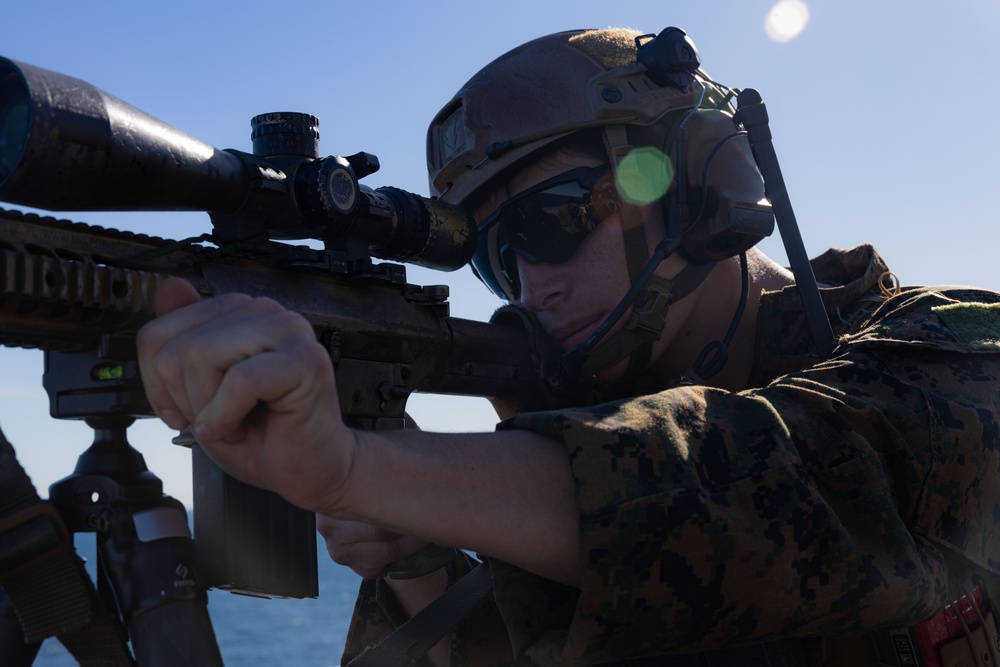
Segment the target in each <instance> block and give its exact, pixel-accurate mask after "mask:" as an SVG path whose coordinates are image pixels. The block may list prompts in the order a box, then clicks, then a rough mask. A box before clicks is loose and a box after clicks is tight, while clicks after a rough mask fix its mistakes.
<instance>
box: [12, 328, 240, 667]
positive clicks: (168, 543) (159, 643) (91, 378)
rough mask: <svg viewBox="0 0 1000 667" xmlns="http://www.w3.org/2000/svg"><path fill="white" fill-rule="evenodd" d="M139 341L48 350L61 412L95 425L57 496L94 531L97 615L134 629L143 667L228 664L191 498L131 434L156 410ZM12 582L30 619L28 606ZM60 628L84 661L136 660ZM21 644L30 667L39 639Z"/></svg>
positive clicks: (65, 511)
mask: <svg viewBox="0 0 1000 667" xmlns="http://www.w3.org/2000/svg"><path fill="white" fill-rule="evenodd" d="M132 341H134V339H133V338H130V337H128V336H125V337H121V336H115V337H110V336H106V337H105V338H104V339H102V341H101V345H100V348H99V350H98V351H97V353H96V354H95V353H93V352H81V353H77V352H73V353H65V352H46V353H45V354H46V359H45V361H46V363H45V367H46V371H45V376H44V381H43V384H44V385H45V388H46V390H47V391H48V393H49V399H50V412H51V414H52V416H53V417H56V418H60V419H82V420H84V421H85V422H86V423H87V425H88V426H90V427H91V428H92V429H93V430H94V441H93V443H92V444H91V446H90V447H89V448H88V449H87V450H86V451H85V452H83V454H81V455H80V457H79V458H78V460H77V464H76V468H75V470H74V472H73V474H71V475H69V476H68V477H65V478H63V479H62V480H60V481H58V482H56V483H55V484H53V485H52V486H51V487H50V489H49V500H50V503H51V506H52V507H54V508H55V510H56V513H57V514H58V517H60V518H61V519H62V524H64V525H65V527H66V529H68V531H69V533H70V534H71V535H72V534H73V533H95V535H96V541H97V576H96V579H97V588H96V596H93V597H96V598H98V599H97V600H96V601H95V602H96V603H97V606H98V607H103V609H100V610H99V611H98V612H97V613H96V614H95V616H97V617H100V616H101V614H105V615H110V617H111V618H112V619H113V623H114V625H115V629H114V632H115V633H117V634H118V635H119V637H120V638H121V639H122V640H124V638H125V637H126V636H127V638H128V640H129V642H130V643H131V648H132V653H133V654H134V660H135V663H137V664H138V665H139V667H166V666H168V665H169V666H177V667H195V666H198V667H201V666H207V667H216V666H218V667H221V665H222V657H221V655H220V653H219V648H218V643H217V642H216V639H215V632H214V630H213V629H212V624H211V620H210V618H209V615H208V608H207V603H208V597H207V594H206V591H205V587H204V585H203V584H202V582H201V580H200V578H199V577H198V574H197V566H196V554H195V544H194V540H193V539H192V538H191V533H190V530H189V528H188V522H187V512H186V510H185V508H184V506H183V504H182V503H180V502H179V501H177V500H176V499H174V498H171V497H169V496H165V495H163V484H162V482H161V481H160V479H159V478H158V477H156V476H155V475H154V474H153V473H152V472H150V471H149V469H148V468H147V467H146V464H145V460H144V459H143V457H142V454H140V453H139V452H138V451H136V450H135V449H134V448H133V447H132V446H131V445H130V444H129V442H128V439H127V437H126V431H127V429H128V427H129V426H130V425H131V424H132V423H133V422H134V421H135V419H136V416H148V415H149V414H151V411H150V410H149V406H148V403H147V402H146V400H145V395H144V394H143V392H142V385H141V381H140V379H139V375H138V369H137V365H136V363H135V355H134V345H130V343H131V342H132ZM11 454H13V452H12V451H11ZM22 474H23V471H22ZM71 544H72V541H70V545H71ZM77 560H78V559H77ZM85 578H86V577H85ZM87 582H88V583H89V578H87ZM5 587H7V584H6V582H5ZM90 587H91V589H93V585H92V584H90ZM7 588H8V590H7V593H8V595H9V597H10V598H11V599H12V601H13V606H14V607H15V608H17V609H18V616H19V617H21V623H22V624H24V618H23V617H22V614H21V608H22V605H21V603H20V602H19V601H18V599H17V598H16V597H15V595H14V593H13V591H12V590H10V589H9V587H7ZM24 590H27V591H29V592H30V591H31V590H33V589H32V588H31V587H30V586H29V587H28V588H27V589H24ZM22 597H29V596H28V595H24V594H22ZM49 608H50V609H54V608H55V605H51V604H50V605H49ZM2 611H3V610H2V608H0V641H4V638H5V637H8V636H9V635H11V633H10V632H9V631H7V630H8V629H7V627H5V626H4V624H5V623H7V624H8V625H9V621H8V620H7V619H9V618H11V615H10V614H3V613H2ZM106 612H110V614H107V613H106ZM88 627H90V626H85V628H84V629H86V628H88ZM73 629H74V631H75V630H78V629H79V628H73ZM53 634H57V635H58V636H59V638H60V640H61V641H63V643H64V644H66V645H67V648H69V649H70V652H71V653H73V655H74V657H76V658H77V660H78V661H79V662H80V664H81V665H119V664H128V663H129V662H131V659H130V658H129V657H128V655H127V651H126V658H125V659H126V661H127V662H125V663H122V662H121V658H120V656H115V657H113V658H102V657H101V656H99V655H97V653H96V652H95V649H93V648H92V647H88V646H84V647H83V650H82V653H81V652H79V651H77V650H74V649H73V648H72V647H71V646H70V644H68V643H67V642H66V641H65V639H64V637H63V634H62V633H58V632H56V633H53ZM84 643H86V641H84ZM22 645H23V642H22ZM18 648H19V647H15V650H17V649H18ZM4 649H5V647H4V646H3V645H0V653H2V654H3V655H8V653H7V652H6V650H4ZM15 650H12V651H11V653H10V654H11V655H22V656H23V657H22V658H21V660H22V663H20V664H18V665H16V667H21V665H24V666H25V667H27V665H30V664H31V663H32V662H33V660H34V655H35V653H36V652H37V648H34V650H32V647H30V646H29V647H28V650H27V651H21V652H20V653H17V652H15ZM101 650H104V649H103V648H102V649H101ZM5 664H6V663H5Z"/></svg>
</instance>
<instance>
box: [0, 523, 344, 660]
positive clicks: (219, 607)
mask: <svg viewBox="0 0 1000 667" xmlns="http://www.w3.org/2000/svg"><path fill="white" fill-rule="evenodd" d="M75 541H76V546H77V552H78V553H79V554H80V555H81V556H83V557H84V558H86V559H87V563H88V568H91V566H92V564H93V563H94V550H95V547H94V536H93V535H92V534H78V535H76V536H75ZM318 552H319V553H318V558H317V561H318V563H319V597H318V598H316V599H315V600H267V599H259V598H252V597H247V596H244V595H234V594H232V593H227V592H224V591H215V590H212V591H209V593H208V612H209V615H210V616H211V617H212V625H213V627H214V629H215V636H216V639H217V640H218V642H219V650H220V651H221V653H222V658H223V661H224V662H225V665H226V667H237V666H238V667H248V666H254V665H260V666H264V665H267V666H268V667H275V666H278V667H300V666H301V667H337V666H338V665H340V655H341V652H342V651H343V648H344V637H345V636H346V635H347V627H348V624H349V623H350V620H351V611H352V609H353V607H354V601H355V598H356V596H357V592H358V585H359V584H360V582H361V579H360V577H358V576H357V575H356V574H354V572H352V571H351V570H349V569H348V568H346V567H341V566H339V565H337V564H336V563H334V562H333V561H332V560H330V557H329V556H328V555H327V553H326V547H325V546H324V544H323V540H322V538H319V539H318ZM91 576H93V570H92V569H91ZM2 662H3V660H2V659H0V663H2ZM34 665H35V667H73V666H75V665H77V663H76V661H74V660H73V656H72V655H70V654H69V653H68V652H67V651H66V649H64V648H63V646H62V644H60V643H59V642H58V641H57V640H55V639H49V640H47V641H46V642H45V643H43V644H42V648H41V650H40V651H39V653H38V657H37V658H36V659H35V663H34Z"/></svg>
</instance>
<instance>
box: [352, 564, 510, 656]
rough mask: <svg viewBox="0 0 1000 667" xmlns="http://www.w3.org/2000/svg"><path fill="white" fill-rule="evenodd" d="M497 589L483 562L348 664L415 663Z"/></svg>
mask: <svg viewBox="0 0 1000 667" xmlns="http://www.w3.org/2000/svg"><path fill="white" fill-rule="evenodd" d="M492 590H493V573H492V572H491V571H490V568H489V565H487V564H486V563H480V564H479V565H477V566H476V567H475V568H474V569H473V570H472V571H471V572H469V573H468V574H467V575H465V576H464V577H462V578H461V579H459V580H458V581H457V582H455V584H453V585H452V586H451V587H450V588H449V589H448V590H447V591H445V592H444V594H443V595H441V597H439V598H437V599H436V600H434V601H433V602H431V603H430V604H429V605H427V606H426V607H424V608H423V609H422V610H420V611H419V612H418V613H416V614H415V615H414V616H413V617H411V618H410V619H409V620H408V621H406V622H405V623H403V624H402V625H401V626H399V627H398V628H396V630H395V631H394V632H393V633H392V634H390V635H389V636H387V637H385V638H384V639H382V641H380V642H379V643H378V644H375V645H373V646H369V647H368V648H366V649H365V650H364V651H363V652H362V653H361V654H360V655H358V656H357V657H356V658H354V660H351V662H349V663H348V664H347V667H406V666H408V665H415V664H416V663H417V661H418V660H419V659H420V658H421V657H423V656H424V655H425V654H426V653H427V651H429V650H431V648H432V647H433V646H434V645H435V644H437V643H438V642H439V641H441V639H443V638H444V636H445V635H447V634H448V633H449V632H451V631H452V629H453V628H454V627H455V626H457V625H458V624H459V623H461V621H462V619H464V618H465V617H466V616H468V615H469V614H470V613H472V610H473V609H475V608H476V606H478V605H479V603H480V602H482V601H483V600H484V599H485V598H486V596H487V595H489V594H490V592H491V591H492Z"/></svg>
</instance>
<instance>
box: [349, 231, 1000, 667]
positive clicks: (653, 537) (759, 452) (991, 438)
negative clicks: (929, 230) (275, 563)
mask: <svg viewBox="0 0 1000 667" xmlns="http://www.w3.org/2000/svg"><path fill="white" fill-rule="evenodd" d="M813 267H814V271H815V273H816V276H817V279H818V280H819V281H820V282H821V283H826V284H829V285H832V286H831V287H825V288H823V289H822V290H821V291H822V293H823V298H824V301H825V303H826V305H827V307H828V311H829V312H830V315H831V318H832V319H833V321H834V327H835V332H836V334H837V336H838V340H839V344H838V346H837V349H836V350H835V352H834V354H833V356H832V358H831V359H829V360H827V361H822V362H818V360H817V359H816V357H815V356H812V355H811V353H810V350H811V344H810V339H809V335H808V330H807V328H806V324H805V321H804V317H803V315H802V310H801V305H800V300H799V297H798V294H797V293H796V289H795V288H794V287H790V288H786V289H784V290H782V291H780V292H776V293H769V294H767V295H765V297H764V299H763V300H762V301H761V309H760V313H759V326H758V355H757V356H758V358H757V363H756V365H755V376H754V378H753V381H752V383H751V386H752V387H753V388H751V389H748V390H746V391H743V392H738V393H734V392H727V391H722V390H719V389H713V388H711V387H704V386H683V385H681V386H677V387H674V388H671V389H667V390H665V391H662V392H660V393H656V394H652V395H647V396H641V397H636V398H631V399H627V400H621V401H617V402H612V403H606V404H602V405H598V406H594V407H590V408H582V409H573V410H561V411H553V412H544V413H532V414H524V415H520V416H517V417H514V418H512V419H510V420H508V421H506V422H504V423H503V424H502V425H501V428H518V429H530V430H533V431H536V432H538V433H541V434H543V435H546V436H548V437H550V438H554V439H557V440H559V441H561V442H564V443H565V444H566V448H567V451H568V452H569V455H570V460H571V464H572V470H573V474H574V476H575V479H576V492H577V500H578V503H579V505H580V512H581V521H580V542H581V546H582V558H583V559H584V562H585V563H586V573H585V575H584V581H583V586H582V588H581V589H579V590H577V589H571V588H568V587H565V586H561V585H558V584H554V583H552V582H548V581H546V580H543V579H540V578H538V577H535V576H533V575H530V574H528V573H526V572H524V571H522V570H520V569H518V568H515V567H513V566H511V565H509V564H506V563H500V562H491V566H492V567H493V570H494V577H495V581H496V591H495V606H492V605H490V606H488V607H484V608H483V609H482V610H481V618H474V619H470V620H469V621H468V622H467V623H466V626H465V627H464V628H463V629H462V630H461V631H460V632H458V633H456V651H455V655H454V656H453V657H454V659H453V664H460V665H476V666H478V665H487V664H510V661H511V657H510V656H511V654H513V655H515V656H519V659H518V661H517V664H523V665H599V664H604V663H612V662H615V661H620V660H624V659H626V658H637V657H642V656H654V655H666V654H676V653H690V652H694V651H711V650H713V649H718V648H720V647H726V646H732V645H740V644H753V643H759V642H763V641H768V640H773V639H778V638H784V637H817V636H834V635H858V634H862V633H865V632H868V631H871V630H873V629H876V628H882V627H891V626H905V625H912V624H914V623H916V622H919V621H922V620H925V619H927V618H930V617H931V616H933V615H934V614H935V613H937V612H938V611H940V610H941V609H942V608H943V607H944V606H945V605H946V604H947V603H948V602H950V601H951V600H954V599H956V598H957V597H958V596H959V595H960V593H957V592H956V588H955V581H956V580H957V579H958V578H959V576H964V575H965V572H964V570H965V569H966V566H968V567H971V568H972V569H977V570H978V571H980V572H985V573H991V574H996V573H1000V562H998V560H997V559H998V554H1000V532H998V531H997V529H996V526H997V525H998V524H1000V479H998V476H1000V431H998V420H1000V328H998V324H1000V294H995V293H992V292H988V291H984V290H977V289H972V288H967V287H939V288H906V289H903V290H902V292H901V293H899V294H897V295H895V296H889V297H887V296H885V295H884V294H883V293H882V291H881V290H880V288H879V286H878V281H879V279H880V276H882V274H883V273H884V272H885V271H886V270H887V269H886V267H885V265H884V263H883V261H882V259H881V258H880V257H879V255H878V254H877V253H876V252H875V251H874V249H873V248H871V247H870V246H861V247H858V248H855V249H853V250H850V251H829V252H828V253H826V254H824V255H823V256H821V257H820V258H818V259H817V260H815V261H814V264H813ZM959 569H962V570H963V572H962V574H961V575H958V574H957V571H958V570H959ZM376 588H377V587H376V586H375V585H373V584H372V583H371V582H369V583H366V584H365V586H364V587H363V588H362V592H361V596H360V598H359V601H358V608H357V610H356V618H355V622H354V625H353V627H352V632H351V636H350V637H349V643H348V648H347V654H346V655H345V664H346V662H347V659H349V657H351V655H352V653H353V652H354V651H357V650H358V649H359V648H360V647H361V646H363V645H364V644H365V643H370V642H372V641H375V640H377V639H378V638H379V635H380V634H381V633H383V632H385V631H387V630H388V629H389V628H390V627H391V626H392V625H393V622H392V621H390V620H389V617H387V616H386V615H385V614H384V612H383V611H382V610H384V609H385V604H384V602H383V604H382V605H379V604H378V602H377V598H379V597H381V598H384V597H385V596H386V593H387V592H386V591H382V592H380V593H378V594H376ZM394 620H395V622H397V623H398V621H399V619H394ZM491 624H492V627H491ZM501 645H503V646H504V648H503V650H502V651H501V650H500V649H499V648H498V647H499V646H501ZM477 647H478V648H479V650H478V651H476V648H477ZM493 651H497V652H496V653H492V652H493ZM709 655H711V653H710V654H709ZM674 662H675V661H673V660H666V661H663V662H662V663H660V662H659V661H658V662H657V663H656V664H666V665H670V664H674Z"/></svg>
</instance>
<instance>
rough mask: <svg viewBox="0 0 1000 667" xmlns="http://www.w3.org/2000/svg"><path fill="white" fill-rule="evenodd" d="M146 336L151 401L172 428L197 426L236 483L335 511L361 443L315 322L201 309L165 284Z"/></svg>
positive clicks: (219, 307)
mask: <svg viewBox="0 0 1000 667" xmlns="http://www.w3.org/2000/svg"><path fill="white" fill-rule="evenodd" d="M155 306H156V313H157V315H158V317H157V318H156V319H155V320H153V321H152V322H150V323H149V324H147V325H146V326H145V327H143V328H142V330H141V331H140V332H139V336H138V348H139V364H140V367H141V370H142V380H143V384H144V385H145V390H146V396H147V398H148V399H149V402H150V404H151V405H152V407H153V409H154V410H155V411H156V414H157V415H158V416H159V417H160V419H162V420H163V421H164V422H165V423H166V424H167V425H168V426H170V427H171V428H175V429H182V428H185V427H188V426H190V427H191V429H192V431H193V433H194V436H195V438H196V439H197V440H198V442H199V443H200V444H201V446H202V447H203V448H204V449H205V451H206V453H208V455H209V456H210V457H211V458H212V459H213V460H214V461H215V462H216V463H218V464H219V465H220V466H221V467H222V468H223V469H225V470H226V471H227V472H229V473H230V474H231V475H233V476H234V477H237V478H238V479H240V480H242V481H244V482H246V483H248V484H252V485H254V486H260V487H263V488H267V489H271V490H273V491H276V492H277V493H279V494H281V495H282V496H284V497H285V498H286V499H287V500H289V501H290V502H292V503H294V504H296V505H299V506H301V507H305V508H308V509H314V508H319V507H331V506H335V505H336V497H337V494H338V490H339V489H340V488H341V486H342V485H343V483H344V481H345V480H346V479H347V476H348V474H349V472H350V469H351V464H352V460H353V454H354V449H355V447H356V440H355V437H354V433H353V432H352V431H351V430H350V429H348V428H347V427H346V426H345V425H344V423H343V420H342V418H341V413H340V408H339V403H338V399H337V390H336V385H335V383H334V374H333V367H332V364H331V362H330V358H329V356H328V355H327V353H326V351H325V350H324V349H323V348H322V346H321V345H320V344H319V343H318V342H317V341H316V337H315V334H314V332H313V330H312V327H311V326H310V325H309V323H308V322H306V320H305V319H304V318H302V317H301V316H299V315H298V314H296V313H292V312H289V311H287V310H285V309H284V308H282V307H281V306H280V305H279V304H278V303H276V302H275V301H273V300H271V299H266V298H257V299H254V298H251V297H248V296H246V295H241V294H224V295H221V296H218V297H215V298H211V299H205V300H202V299H201V298H200V297H199V295H198V294H197V292H196V291H195V289H194V288H193V287H192V286H191V285H190V284H189V283H187V282H185V281H183V280H179V279H176V278H168V279H167V280H165V281H164V282H163V283H162V284H161V285H160V287H159V288H158V290H157V292H156V304H155Z"/></svg>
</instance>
